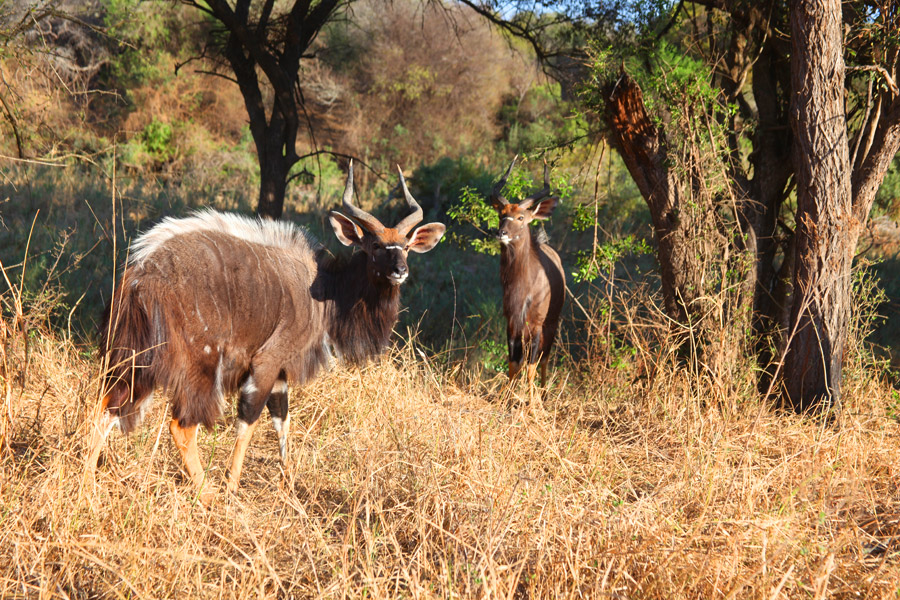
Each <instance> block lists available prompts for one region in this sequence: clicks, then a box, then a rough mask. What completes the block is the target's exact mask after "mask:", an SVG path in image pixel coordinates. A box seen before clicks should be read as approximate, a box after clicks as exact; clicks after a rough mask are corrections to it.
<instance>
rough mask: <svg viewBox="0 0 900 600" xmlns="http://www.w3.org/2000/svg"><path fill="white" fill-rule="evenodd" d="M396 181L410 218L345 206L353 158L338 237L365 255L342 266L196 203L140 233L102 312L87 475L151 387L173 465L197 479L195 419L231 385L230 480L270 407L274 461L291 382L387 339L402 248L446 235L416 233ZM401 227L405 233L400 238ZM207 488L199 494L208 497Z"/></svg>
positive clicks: (427, 245)
mask: <svg viewBox="0 0 900 600" xmlns="http://www.w3.org/2000/svg"><path fill="white" fill-rule="evenodd" d="M400 183H401V186H402V189H403V193H404V195H405V197H406V201H407V203H408V204H409V207H410V208H411V209H412V214H410V215H409V216H407V217H405V218H403V219H402V220H401V221H400V222H399V223H397V225H396V226H395V227H393V228H391V227H386V226H384V225H383V224H382V223H381V222H380V221H379V220H378V219H376V218H375V217H373V216H372V215H370V214H368V213H366V212H365V211H362V210H360V209H359V208H357V207H356V206H354V205H353V164H352V163H351V164H350V170H349V173H348V175H347V184H346V187H345V190H344V196H343V211H344V212H343V213H340V212H337V211H332V212H331V213H330V214H329V220H330V221H331V226H332V228H333V229H334V233H335V235H337V238H338V239H339V240H340V241H341V243H343V244H344V245H346V246H351V245H352V246H357V247H358V248H360V249H361V250H362V252H356V253H354V254H353V256H352V257H350V258H349V259H345V260H339V259H335V258H333V257H331V256H330V255H329V254H328V253H327V251H326V250H324V249H323V248H322V247H321V246H320V245H319V244H317V243H316V242H314V241H313V240H312V239H311V237H310V236H309V234H308V233H307V232H306V231H305V230H303V229H301V228H299V227H295V226H294V225H291V224H289V223H285V222H273V221H261V220H255V219H249V218H244V217H239V216H236V215H229V214H222V213H218V212H214V211H212V210H208V211H202V212H199V213H196V214H194V215H193V216H191V217H188V218H185V219H171V218H169V219H165V220H163V221H162V222H161V223H160V224H158V225H157V226H155V227H154V228H153V229H151V230H150V231H148V232H147V233H145V234H143V235H142V236H140V237H139V238H138V239H137V240H136V241H135V243H134V244H133V246H132V254H131V258H130V260H129V262H128V265H127V268H126V269H125V272H124V274H123V275H122V278H121V281H120V282H119V286H118V288H117V289H116V291H115V294H114V296H113V302H112V303H111V305H110V307H109V308H108V309H107V315H106V321H105V325H104V327H103V332H102V333H103V341H102V354H103V357H104V358H105V360H106V365H107V366H106V369H107V370H106V372H105V384H104V394H103V396H102V400H101V407H100V411H99V413H100V414H99V422H97V423H96V424H95V427H94V431H93V434H92V439H91V441H90V442H89V443H90V446H89V449H88V454H87V459H86V475H88V476H91V477H92V476H93V472H94V469H95V468H96V465H97V459H98V458H99V455H100V451H101V449H102V446H103V444H104V441H105V439H106V437H107V435H108V434H109V433H110V431H111V430H112V428H113V427H115V426H117V427H118V428H119V429H121V430H122V431H123V432H125V433H127V432H130V431H131V430H133V429H134V428H135V427H136V426H137V425H138V423H139V422H140V420H141V417H142V415H143V413H144V411H145V410H146V407H147V406H148V405H149V402H150V399H151V397H152V395H153V392H154V390H155V389H156V388H164V389H166V390H168V391H169V392H170V394H171V402H172V420H171V423H170V426H169V429H170V431H171V433H172V437H173V438H174V440H175V445H176V446H177V447H178V450H179V451H180V452H181V457H182V459H183V461H184V467H185V470H186V471H187V474H188V476H189V477H190V478H191V480H192V481H193V483H194V484H195V485H196V486H197V487H198V488H199V487H200V486H201V485H202V483H203V480H204V470H203V465H202V463H201V461H200V457H199V455H198V451H197V427H198V425H200V424H203V425H205V426H206V427H207V428H209V427H212V426H213V425H214V423H215V422H216V420H217V419H218V418H219V417H220V416H221V414H222V412H223V404H224V400H225V394H226V393H228V392H231V391H234V390H237V389H240V397H239V400H238V406H237V418H238V421H237V426H236V431H237V440H236V442H235V445H234V450H233V452H232V455H231V467H230V469H229V472H228V480H227V488H228V489H229V490H231V491H234V490H236V489H237V487H238V482H239V480H240V475H241V465H242V463H243V460H244V454H245V452H246V450H247V445H248V443H249V441H250V436H251V435H252V434H253V430H254V428H255V427H256V424H257V421H258V419H259V417H260V414H261V413H262V411H263V408H264V407H268V409H269V413H270V414H271V416H272V423H273V425H274V427H275V430H276V432H277V434H278V438H279V445H280V450H281V459H282V461H284V460H285V454H286V442H287V435H288V427H289V414H288V383H299V384H302V383H304V382H306V381H309V380H310V379H312V378H313V377H314V376H315V375H316V373H317V372H318V371H319V370H320V369H321V368H322V367H323V366H326V365H327V364H328V363H329V362H330V360H331V352H332V350H333V351H334V353H335V354H336V355H337V358H338V359H340V360H345V361H349V362H351V363H360V362H364V361H366V360H367V359H369V358H370V357H373V356H375V355H377V354H379V353H380V352H382V351H383V350H384V349H385V348H386V346H387V345H388V342H389V338H390V334H391V329H392V328H393V326H394V324H395V323H396V322H397V314H398V311H399V304H400V284H402V283H403V282H404V281H405V280H406V277H407V275H408V270H407V253H408V252H410V251H412V252H420V253H421V252H428V251H429V250H431V249H432V248H434V246H435V244H437V243H438V241H439V240H440V238H441V236H442V235H443V234H444V225H442V224H441V223H430V224H428V225H423V226H421V227H418V228H416V229H414V230H413V227H414V226H415V225H416V224H417V223H419V222H420V221H421V220H422V209H421V208H420V207H419V205H418V204H417V203H416V201H415V199H414V198H413V197H412V195H411V194H410V192H409V190H408V189H407V187H406V181H405V180H404V179H403V173H402V172H401V173H400ZM410 232H411V233H410ZM209 497H210V496H209V495H208V494H204V500H208V499H209Z"/></svg>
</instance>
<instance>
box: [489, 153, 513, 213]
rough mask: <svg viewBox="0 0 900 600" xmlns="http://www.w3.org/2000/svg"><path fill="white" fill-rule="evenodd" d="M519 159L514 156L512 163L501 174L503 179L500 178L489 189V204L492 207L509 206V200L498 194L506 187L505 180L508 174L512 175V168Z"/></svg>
mask: <svg viewBox="0 0 900 600" xmlns="http://www.w3.org/2000/svg"><path fill="white" fill-rule="evenodd" d="M518 158H519V155H518V154H516V155H515V156H513V159H512V162H511V163H509V168H508V169H506V173H504V174H503V177H501V178H500V181H498V182H497V183H495V184H494V187H493V188H492V189H491V204H493V205H494V206H506V205H507V204H509V200H507V199H506V198H504V197H503V196H501V195H500V192H502V191H503V187H504V186H505V185H506V180H507V178H508V177H509V174H510V173H512V170H513V167H514V166H515V164H516V160H517V159H518Z"/></svg>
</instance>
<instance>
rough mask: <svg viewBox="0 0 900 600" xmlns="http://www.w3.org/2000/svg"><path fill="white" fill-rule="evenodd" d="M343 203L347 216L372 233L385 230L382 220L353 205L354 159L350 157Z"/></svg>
mask: <svg viewBox="0 0 900 600" xmlns="http://www.w3.org/2000/svg"><path fill="white" fill-rule="evenodd" d="M343 205H344V212H345V213H347V216H348V217H350V218H351V219H353V220H354V221H356V222H357V223H358V224H359V225H360V226H362V228H363V229H366V230H368V231H371V232H372V233H381V232H382V231H384V225H382V224H381V221H379V220H378V219H376V218H375V217H373V216H372V215H370V214H369V213H367V212H366V211H364V210H362V209H360V208H357V207H355V206H353V159H350V168H349V169H348V170H347V185H346V187H344V202H343Z"/></svg>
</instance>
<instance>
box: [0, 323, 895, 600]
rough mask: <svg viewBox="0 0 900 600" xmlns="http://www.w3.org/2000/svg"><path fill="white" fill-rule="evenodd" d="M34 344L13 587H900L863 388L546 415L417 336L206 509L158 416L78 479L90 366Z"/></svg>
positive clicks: (2, 522)
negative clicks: (441, 362)
mask: <svg viewBox="0 0 900 600" xmlns="http://www.w3.org/2000/svg"><path fill="white" fill-rule="evenodd" d="M7 341H8V340H7ZM30 346H31V351H30V359H29V368H28V375H27V378H26V383H25V386H24V389H23V388H21V387H18V386H16V385H14V386H13V388H12V396H11V400H10V404H9V407H8V409H9V416H11V423H12V436H11V440H10V442H11V443H10V450H11V452H10V453H8V454H7V455H6V457H5V458H3V460H2V468H0V565H2V566H0V597H3V598H16V597H28V598H31V597H35V598H36V597H73V598H93V597H103V598H107V597H109V598H113V597H141V598H163V597H204V598H206V597H208V598H213V597H214V598H230V597H244V598H245V597H296V598H300V597H354V598H356V597H372V598H383V597H391V598H393V597H426V598H430V597H441V598H449V597H492V598H493V597H560V598H562V597H565V598H570V597H576V596H584V597H613V598H766V599H769V598H778V597H789V598H824V597H887V596H891V597H895V596H896V594H897V591H898V589H900V566H898V548H897V543H896V540H897V535H898V528H897V516H898V513H900V510H898V492H897V485H896V484H897V481H898V477H900V456H898V451H897V448H898V441H900V435H898V433H900V432H898V425H897V423H896V421H895V420H893V419H891V418H889V417H888V416H887V415H886V414H885V408H884V407H885V405H886V404H888V399H889V397H888V394H889V392H888V390H886V389H885V388H883V387H882V386H878V385H876V384H873V383H872V382H871V380H870V379H867V378H853V379H851V382H850V383H849V384H848V387H849V389H847V390H846V392H845V396H846V402H847V405H848V411H847V412H848V414H847V416H846V418H845V420H844V423H843V425H842V427H841V428H840V429H839V430H837V429H833V428H830V427H827V426H822V425H821V424H820V423H817V422H815V421H812V420H804V419H800V418H797V417H795V416H787V415H783V414H777V413H774V412H772V411H770V410H769V409H767V408H765V407H762V406H760V405H759V404H756V403H754V402H752V401H746V400H744V401H741V400H740V398H739V397H733V398H730V399H728V398H726V400H729V401H728V402H722V399H723V398H722V394H724V393H725V392H723V391H722V390H721V389H719V390H718V391H717V389H716V386H714V385H712V384H710V383H709V382H707V381H704V380H702V379H698V378H692V377H691V376H689V375H688V374H687V372H686V371H684V370H679V369H674V368H668V369H665V368H660V369H659V370H657V372H656V375H655V377H654V378H653V379H652V380H648V379H647V378H638V379H637V380H636V382H635V383H634V384H633V385H630V384H629V381H628V379H629V376H625V377H623V376H622V373H623V371H622V370H621V369H619V370H617V371H612V370H609V371H599V372H595V374H594V376H593V377H592V379H591V380H590V381H589V382H586V383H580V384H578V385H575V384H573V383H571V380H574V379H577V376H576V375H574V374H570V375H569V376H568V377H569V379H570V382H569V383H568V384H566V385H563V384H561V383H559V382H557V384H556V385H555V387H554V389H553V392H552V394H551V396H550V397H549V398H548V399H547V402H546V404H545V410H544V411H537V412H531V413H529V411H527V410H523V409H519V408H515V407H513V408H509V407H506V406H503V405H500V404H498V403H496V402H492V401H491V399H492V394H494V391H495V390H496V389H497V388H498V387H499V384H500V383H501V378H498V379H497V380H495V381H487V382H485V383H482V384H462V383H459V382H460V381H462V380H463V379H464V377H460V376H459V375H458V374H456V372H453V373H454V374H453V376H451V375H450V373H451V371H450V369H449V367H448V368H441V367H437V366H434V365H433V364H432V363H428V362H425V361H424V360H423V359H422V357H421V355H420V354H419V353H418V352H416V351H414V350H413V347H412V344H406V345H403V346H401V347H400V348H399V349H398V350H396V351H395V352H394V353H393V355H392V356H390V357H388V358H386V359H385V360H383V361H381V362H380V363H378V364H374V365H372V366H370V367H368V368H366V369H364V370H361V371H354V370H340V369H339V370H337V371H333V372H331V373H328V374H325V375H323V376H322V377H320V378H319V379H318V380H317V381H316V382H315V383H314V384H313V385H311V386H309V387H308V388H306V389H304V390H299V389H295V390H293V393H294V398H293V400H292V422H293V429H292V436H291V444H292V446H291V450H290V458H291V466H290V467H289V468H288V469H287V470H286V471H282V470H281V467H280V465H279V463H278V460H277V456H278V451H277V443H276V440H275V436H274V433H273V432H272V431H271V430H270V429H269V428H266V427H261V428H260V429H259V430H258V431H257V433H256V437H255V440H254V443H253V444H252V445H251V448H250V452H249V454H248V459H247V462H246V464H245V470H244V476H243V481H242V488H241V490H240V491H239V493H238V494H237V495H236V496H228V495H226V494H225V493H224V492H221V493H220V494H219V496H218V500H217V502H216V503H215V504H214V505H213V506H212V507H211V508H209V509H205V508H203V507H202V506H200V505H199V504H198V503H197V502H195V498H194V496H193V495H192V490H191V488H190V486H189V484H188V483H187V482H186V480H185V478H184V477H183V476H182V475H181V473H180V470H179V462H180V460H179V458H178V455H177V451H176V450H175V449H174V447H173V445H172V443H171V442H170V440H169V435H168V433H166V432H164V430H165V429H166V427H165V425H166V423H167V416H166V412H165V406H164V405H163V403H159V405H158V406H156V408H155V409H154V410H153V411H151V413H150V414H149V415H148V418H147V420H146V421H145V424H144V426H143V427H142V428H141V429H140V430H139V432H138V433H137V434H135V435H133V436H131V437H128V438H124V437H122V436H120V435H116V434H114V435H113V436H111V443H110V446H109V449H108V451H107V452H106V454H105V456H106V460H105V464H103V465H102V466H101V468H100V469H99V472H98V481H97V485H96V486H95V487H92V488H90V489H88V488H86V489H81V487H80V473H81V453H82V449H83V440H84V439H85V437H86V436H85V433H86V425H85V415H86V414H87V412H88V410H89V408H90V407H91V404H92V403H93V401H94V400H93V398H94V394H95V391H96V386H95V377H96V365H95V363H94V362H93V361H92V360H90V359H89V358H86V357H84V356H82V355H80V354H79V353H78V352H77V351H76V349H75V348H73V347H71V346H70V345H68V344H67V343H66V342H64V341H60V340H58V339H56V338H54V337H53V336H50V335H47V334H42V335H34V334H33V335H32V340H31V345H30ZM9 348H10V349H11V351H12V350H15V345H14V344H10V345H9ZM623 381H624V385H621V383H622V382H623ZM857 381H859V383H856V382H857ZM730 393H731V394H738V392H730ZM611 398H615V401H614V402H612V401H610V399H611ZM724 406H731V407H732V408H730V409H726V408H723V407H724ZM232 438H233V436H232V432H231V425H230V421H229V422H228V423H227V424H222V425H220V427H219V428H218V429H217V430H216V431H213V432H206V433H204V434H201V443H202V452H203V455H204V458H205V459H206V460H208V463H209V465H210V468H209V478H210V480H211V481H212V482H213V483H214V484H219V483H220V482H222V481H223V479H224V477H223V475H224V466H225V460H226V458H227V455H228V452H229V451H230V447H231V441H232Z"/></svg>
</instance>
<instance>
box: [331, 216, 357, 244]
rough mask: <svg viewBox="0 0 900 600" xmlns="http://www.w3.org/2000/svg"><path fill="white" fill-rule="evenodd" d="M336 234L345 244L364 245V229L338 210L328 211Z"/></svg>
mask: <svg viewBox="0 0 900 600" xmlns="http://www.w3.org/2000/svg"><path fill="white" fill-rule="evenodd" d="M328 220H329V221H331V228H332V229H334V235H336V236H337V239H339V240H340V241H341V243H342V244H343V245H345V246H362V239H363V230H362V229H361V228H360V226H359V225H357V224H356V223H354V222H353V221H352V220H350V219H349V218H347V217H345V216H344V215H342V214H341V213H339V212H338V211H336V210H333V211H331V212H330V213H328Z"/></svg>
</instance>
